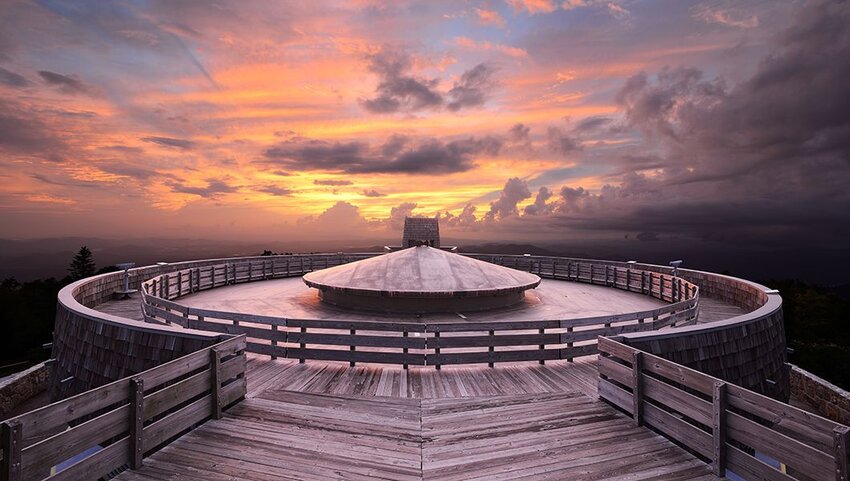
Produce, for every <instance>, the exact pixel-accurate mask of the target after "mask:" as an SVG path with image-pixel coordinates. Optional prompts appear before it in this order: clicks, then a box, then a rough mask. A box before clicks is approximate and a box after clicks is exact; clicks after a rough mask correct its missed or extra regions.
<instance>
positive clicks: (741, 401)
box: [598, 336, 850, 481]
mask: <svg viewBox="0 0 850 481" xmlns="http://www.w3.org/2000/svg"><path fill="white" fill-rule="evenodd" d="M619 341H620V339H618V338H608V337H604V336H600V337H599V339H598V345H599V361H598V368H599V385H598V391H599V397H600V398H602V399H604V400H606V401H607V402H609V403H610V404H613V405H614V406H616V407H618V408H620V409H622V410H623V411H625V412H627V413H629V414H630V415H631V416H632V418H633V419H634V421H635V423H636V424H637V425H639V426H640V425H644V426H647V427H650V428H652V429H654V430H656V431H658V432H660V433H661V434H663V435H664V436H666V437H668V438H670V439H672V440H674V441H676V442H677V443H679V444H681V445H683V446H685V447H686V448H688V449H689V450H691V451H692V452H694V453H695V454H696V455H697V456H699V457H700V458H702V459H703V460H705V461H706V462H709V463H711V465H712V468H713V471H714V473H715V474H716V475H717V476H725V475H726V471H727V470H730V471H732V472H734V473H735V474H737V475H739V476H741V477H744V478H745V479H777V480H794V479H817V480H830V479H835V480H837V481H847V479H848V478H847V476H848V446H850V428H848V427H847V426H844V425H843V424H840V423H837V422H834V421H831V420H829V419H826V418H823V417H821V416H818V415H815V414H811V413H809V412H806V411H804V410H802V409H798V408H796V407H793V406H790V405H788V404H785V403H782V402H779V401H776V400H774V399H771V398H769V397H766V396H763V395H761V394H758V393H756V392H753V391H750V390H748V389H744V388H742V387H740V386H736V385H735V384H732V383H727V382H725V381H723V380H721V379H718V378H716V377H713V376H709V375H707V374H704V373H702V372H699V371H696V370H693V369H689V368H687V367H685V366H682V365H681V364H676V363H674V362H672V361H669V360H667V359H664V358H662V357H659V356H656V355H653V354H651V353H649V352H646V351H642V350H640V349H637V348H635V347H632V346H629V345H627V344H624V343H622V342H619ZM756 453H758V454H760V456H756ZM765 457H768V458H770V459H772V460H774V461H775V462H776V463H779V465H780V466H782V467H783V468H784V469H781V470H780V469H777V468H776V467H775V466H773V465H771V464H769V463H768V462H767V461H766V460H765Z"/></svg>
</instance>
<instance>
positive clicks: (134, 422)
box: [129, 377, 145, 469]
mask: <svg viewBox="0 0 850 481" xmlns="http://www.w3.org/2000/svg"><path fill="white" fill-rule="evenodd" d="M144 402H145V382H144V380H143V379H141V378H138V377H134V378H132V379H130V443H129V447H130V469H139V468H141V467H142V458H143V456H144V444H145V443H144V439H143V436H144V425H145V417H144V412H145V404H144Z"/></svg>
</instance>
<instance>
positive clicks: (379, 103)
mask: <svg viewBox="0 0 850 481" xmlns="http://www.w3.org/2000/svg"><path fill="white" fill-rule="evenodd" d="M412 64H413V63H412V59H411V58H410V56H409V55H408V54H406V53H404V52H400V51H392V50H388V49H384V50H382V51H380V52H378V53H376V54H374V55H371V56H370V57H369V67H368V68H369V71H371V72H372V73H375V74H377V75H378V78H379V79H380V82H379V83H378V87H377V88H376V89H375V94H376V95H375V97H373V98H371V99H365V100H363V101H362V104H363V107H365V108H366V110H368V111H370V112H372V113H391V112H398V111H416V110H421V109H426V108H434V107H437V106H440V105H442V103H443V96H442V95H441V94H440V92H438V91H437V86H438V84H439V80H438V79H426V78H421V77H415V76H413V75H411V74H410V73H409V70H410V69H411V67H412Z"/></svg>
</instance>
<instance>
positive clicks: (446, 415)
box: [117, 390, 716, 481]
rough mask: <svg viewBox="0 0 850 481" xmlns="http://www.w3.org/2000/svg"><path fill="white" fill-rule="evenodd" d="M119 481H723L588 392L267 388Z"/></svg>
mask: <svg viewBox="0 0 850 481" xmlns="http://www.w3.org/2000/svg"><path fill="white" fill-rule="evenodd" d="M117 479H119V480H134V481H139V480H152V479H158V480H161V479H182V480H232V479H242V480H256V481H268V480H273V479H304V480H326V479H353V480H358V479H393V480H421V479H425V480H437V479H439V480H460V479H481V480H484V479H486V480H496V479H535V480H540V479H578V480H597V479H630V480H640V479H657V480H662V479H663V480H675V479H716V478H715V477H713V476H711V475H710V469H709V467H708V465H706V464H705V463H703V462H701V461H699V460H698V459H696V458H694V457H692V456H691V455H689V454H687V453H686V452H685V451H683V450H681V449H679V448H678V447H676V446H675V445H673V444H672V443H670V442H669V441H667V440H666V439H664V438H663V437H661V436H659V435H657V434H655V433H653V432H651V431H649V430H647V429H644V428H637V427H635V426H634V425H633V424H632V423H631V420H630V419H629V418H627V417H626V416H624V415H622V414H620V413H618V412H616V411H615V410H614V409H613V408H611V407H610V406H608V405H607V404H604V403H602V402H600V401H597V400H592V399H590V398H588V397H587V396H585V395H584V394H583V393H581V392H558V393H545V394H524V395H503V396H495V397H466V398H430V399H418V398H388V397H362V396H331V395H326V394H310V393H303V392H294V391H282V390H268V391H264V392H262V393H259V394H258V395H257V396H255V397H253V398H251V399H247V400H245V401H243V402H241V403H239V404H238V405H236V406H234V407H233V408H231V409H230V410H229V411H228V412H227V413H226V414H225V416H224V418H223V419H221V420H218V421H210V422H207V423H206V424H204V425H203V426H201V427H200V428H198V429H196V430H195V431H192V432H191V433H189V434H187V435H185V436H183V437H181V438H180V439H178V440H177V441H175V442H173V443H172V444H170V445H168V446H166V447H165V448H163V449H162V450H161V451H159V452H157V453H155V454H154V455H153V456H151V457H150V458H147V459H146V460H145V464H144V466H143V467H142V468H141V469H139V470H137V471H126V472H124V473H123V474H122V475H120V476H119V477H118V478H117Z"/></svg>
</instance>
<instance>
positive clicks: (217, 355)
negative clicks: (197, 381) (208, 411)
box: [210, 348, 221, 419]
mask: <svg viewBox="0 0 850 481" xmlns="http://www.w3.org/2000/svg"><path fill="white" fill-rule="evenodd" d="M210 382H211V384H212V394H211V397H212V418H213V419H221V351H219V350H218V349H215V348H213V349H210Z"/></svg>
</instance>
